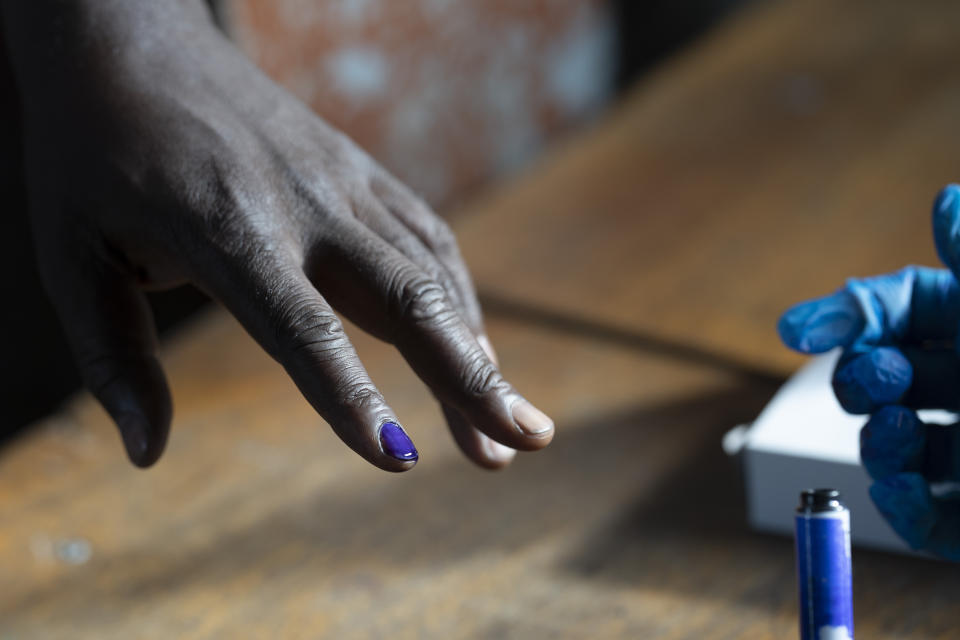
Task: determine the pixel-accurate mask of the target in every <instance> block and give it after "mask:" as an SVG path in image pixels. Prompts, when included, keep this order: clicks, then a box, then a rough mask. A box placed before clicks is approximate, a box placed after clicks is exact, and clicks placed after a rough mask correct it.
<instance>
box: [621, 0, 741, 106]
mask: <svg viewBox="0 0 960 640" xmlns="http://www.w3.org/2000/svg"><path fill="white" fill-rule="evenodd" d="M745 2H746V0H685V1H684V2H671V0H648V1H646V2H637V1H636V0H615V1H614V2H613V8H614V15H615V17H616V21H617V25H618V27H619V44H620V46H619V49H620V50H619V59H620V68H619V69H618V73H617V86H618V87H619V88H620V89H621V90H623V89H627V88H629V87H630V85H632V84H633V83H634V82H635V81H636V80H637V78H638V77H640V76H641V75H642V74H643V73H644V72H646V71H648V70H649V69H650V68H652V67H653V66H655V65H656V64H657V63H658V62H660V61H662V60H663V59H664V58H666V57H667V56H669V55H670V54H672V53H675V52H676V51H677V50H679V49H680V48H682V47H683V46H684V45H686V44H688V43H690V42H691V41H692V40H694V39H696V38H697V37H698V36H701V35H702V34H703V33H704V32H706V31H707V30H708V29H710V27H712V26H714V25H715V24H717V23H718V22H719V21H720V20H721V19H723V18H724V17H726V16H727V15H729V14H730V12H731V11H733V10H734V9H735V8H736V7H738V6H740V5H743V4H745Z"/></svg>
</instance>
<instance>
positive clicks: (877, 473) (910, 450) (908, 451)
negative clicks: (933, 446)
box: [860, 405, 926, 480]
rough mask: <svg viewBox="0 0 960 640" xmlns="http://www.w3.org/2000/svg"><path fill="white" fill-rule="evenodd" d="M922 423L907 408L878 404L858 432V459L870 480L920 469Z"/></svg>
mask: <svg viewBox="0 0 960 640" xmlns="http://www.w3.org/2000/svg"><path fill="white" fill-rule="evenodd" d="M925 446H926V425H925V424H924V423H923V422H922V421H921V420H920V418H919V417H918V416H917V414H916V412H915V411H913V410H912V409H908V408H907V407H903V406H897V405H890V406H886V407H882V408H881V409H880V410H879V411H877V412H876V413H875V414H873V415H872V416H870V419H869V420H868V421H867V423H866V424H865V425H864V426H863V429H861V431H860V459H861V461H862V463H863V466H864V468H865V469H866V470H867V473H868V474H870V477H872V478H873V479H874V480H879V479H882V478H885V477H887V476H891V475H894V474H896V473H902V472H915V471H920V468H921V465H922V464H923V453H924V448H925Z"/></svg>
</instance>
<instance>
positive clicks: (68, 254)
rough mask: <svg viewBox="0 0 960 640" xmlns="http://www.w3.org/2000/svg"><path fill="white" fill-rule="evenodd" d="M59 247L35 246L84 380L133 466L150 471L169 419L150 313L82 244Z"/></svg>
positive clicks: (115, 270) (119, 274) (123, 277)
mask: <svg viewBox="0 0 960 640" xmlns="http://www.w3.org/2000/svg"><path fill="white" fill-rule="evenodd" d="M57 244H59V248H60V250H58V251H49V250H44V247H43V243H42V242H41V243H38V257H39V262H40V271H41V274H42V276H43V281H44V285H45V287H46V289H47V293H48V294H49V296H50V298H51V301H52V302H53V305H54V307H55V308H56V310H57V315H58V316H59V317H60V322H61V324H62V325H63V329H64V332H65V334H66V338H67V342H68V343H69V345H70V347H71V350H72V351H73V356H74V359H75V361H76V363H77V366H78V368H79V369H80V375H81V377H82V378H83V381H84V384H85V385H86V386H87V388H88V389H90V391H91V392H92V393H93V395H94V396H96V398H97V400H99V401H100V404H102V405H103V407H104V409H106V410H107V413H109V414H110V416H111V417H112V418H113V420H114V422H115V423H116V425H117V427H118V428H119V430H120V435H121V438H122V439H123V444H124V448H125V449H126V450H127V455H128V457H129V458H130V461H131V462H133V464H135V465H137V466H138V467H149V466H150V465H152V464H153V463H154V462H156V460H157V458H159V457H160V454H161V453H162V452H163V449H164V447H165V445H166V441H167V434H168V432H169V428H170V418H171V413H172V407H171V401H170V391H169V389H168V388H167V382H166V378H165V377H164V375H163V371H162V369H161V367H160V363H159V362H158V361H157V358H156V356H155V353H154V352H155V348H156V336H155V332H154V327H153V318H152V316H151V313H150V308H149V306H148V305H147V301H146V299H145V297H144V295H143V294H142V293H141V292H140V291H139V290H138V289H137V288H136V286H135V284H134V283H133V281H132V280H131V279H130V278H129V277H128V275H127V274H126V273H124V271H123V270H122V269H121V268H120V267H119V266H118V265H115V264H111V263H110V261H108V260H104V259H102V258H100V257H99V256H98V255H97V253H98V252H96V251H93V250H91V248H90V247H89V246H84V244H83V242H82V241H80V242H77V243H73V244H71V243H62V242H61V243H57ZM64 245H66V246H64ZM49 248H50V249H52V248H53V247H49Z"/></svg>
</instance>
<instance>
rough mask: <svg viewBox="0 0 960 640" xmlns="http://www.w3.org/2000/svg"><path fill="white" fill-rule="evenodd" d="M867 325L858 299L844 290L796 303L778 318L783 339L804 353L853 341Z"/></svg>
mask: <svg viewBox="0 0 960 640" xmlns="http://www.w3.org/2000/svg"><path fill="white" fill-rule="evenodd" d="M863 327H864V318H863V314H862V313H861V311H860V308H859V306H858V304H857V301H856V299H855V298H854V297H853V296H851V295H850V294H849V293H848V292H846V291H843V290H841V291H838V292H837V293H834V294H832V295H829V296H825V297H822V298H816V299H814V300H807V301H805V302H801V303H799V304H796V305H794V306H793V307H791V308H790V309H788V310H787V311H786V312H785V313H784V314H783V315H782V316H780V320H779V321H778V322H777V332H778V333H779V334H780V339H781V340H782V341H783V343H784V344H785V345H787V346H788V347H790V348H791V349H794V350H795V351H800V352H801V353H824V352H826V351H829V350H830V349H833V348H834V347H840V346H846V345H848V344H851V343H852V342H854V341H855V340H856V338H857V336H858V335H859V334H860V332H861V331H862V330H863Z"/></svg>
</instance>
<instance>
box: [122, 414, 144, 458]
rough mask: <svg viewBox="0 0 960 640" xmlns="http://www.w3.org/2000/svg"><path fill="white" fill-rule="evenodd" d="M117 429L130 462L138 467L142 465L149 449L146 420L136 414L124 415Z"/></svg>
mask: <svg viewBox="0 0 960 640" xmlns="http://www.w3.org/2000/svg"><path fill="white" fill-rule="evenodd" d="M117 427H118V428H119V429H120V437H121V438H123V446H124V448H126V450H127V456H128V457H129V458H130V461H131V462H133V464H135V465H137V466H140V465H142V464H143V461H144V456H145V455H146V454H147V448H148V447H149V440H148V425H147V421H146V419H145V418H144V417H143V416H141V415H139V414H136V413H123V414H121V415H120V416H119V417H118V418H117Z"/></svg>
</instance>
